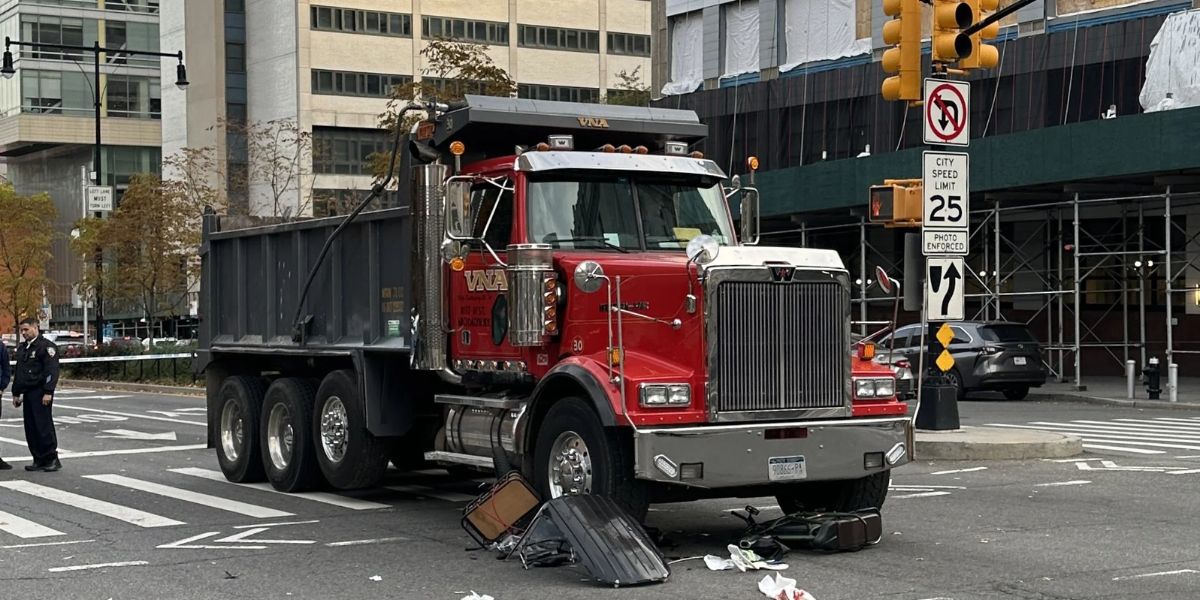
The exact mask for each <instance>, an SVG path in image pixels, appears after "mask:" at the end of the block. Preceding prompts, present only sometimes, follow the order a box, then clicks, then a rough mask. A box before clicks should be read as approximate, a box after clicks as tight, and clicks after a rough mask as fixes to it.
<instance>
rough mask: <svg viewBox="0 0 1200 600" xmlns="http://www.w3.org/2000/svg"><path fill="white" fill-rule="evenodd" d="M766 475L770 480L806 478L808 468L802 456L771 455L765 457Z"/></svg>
mask: <svg viewBox="0 0 1200 600" xmlns="http://www.w3.org/2000/svg"><path fill="white" fill-rule="evenodd" d="M767 468H768V472H767V475H768V477H769V478H770V480H771V481H792V480H795V479H807V478H808V469H807V468H806V467H805V466H804V457H803V456H772V457H771V458H768V459H767Z"/></svg>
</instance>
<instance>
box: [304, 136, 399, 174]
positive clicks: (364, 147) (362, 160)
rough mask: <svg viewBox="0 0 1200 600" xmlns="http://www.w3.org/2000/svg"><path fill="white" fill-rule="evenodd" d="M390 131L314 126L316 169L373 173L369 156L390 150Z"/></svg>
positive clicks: (314, 165) (343, 172) (319, 170)
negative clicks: (388, 132) (388, 133)
mask: <svg viewBox="0 0 1200 600" xmlns="http://www.w3.org/2000/svg"><path fill="white" fill-rule="evenodd" d="M387 143H388V139H387V132H385V131H381V130H376V129H348V128H338V127H314V128H313V171H314V172H316V173H334V174H342V175H369V174H370V172H371V170H370V165H369V164H368V163H369V160H368V159H369V157H370V156H371V155H372V154H374V153H377V152H384V151H386V150H387V147H388V146H387Z"/></svg>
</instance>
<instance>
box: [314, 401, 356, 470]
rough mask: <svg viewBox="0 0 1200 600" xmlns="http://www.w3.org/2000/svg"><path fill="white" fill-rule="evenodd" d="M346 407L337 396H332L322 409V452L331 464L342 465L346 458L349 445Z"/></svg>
mask: <svg viewBox="0 0 1200 600" xmlns="http://www.w3.org/2000/svg"><path fill="white" fill-rule="evenodd" d="M348 420H349V419H348V418H347V417H346V405H345V404H343V403H342V399H341V398H339V397H337V396H330V397H329V399H328V400H326V401H325V406H324V407H323V408H321V451H322V452H324V453H325V458H327V459H329V462H332V463H340V462H342V459H344V458H346V446H347V445H348V444H349V441H350V440H349V436H348V432H347V429H348V427H347V421H348Z"/></svg>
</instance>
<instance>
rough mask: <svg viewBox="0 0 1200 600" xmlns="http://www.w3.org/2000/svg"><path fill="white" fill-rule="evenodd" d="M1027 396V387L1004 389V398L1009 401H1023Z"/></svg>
mask: <svg viewBox="0 0 1200 600" xmlns="http://www.w3.org/2000/svg"><path fill="white" fill-rule="evenodd" d="M1028 395H1029V386H1027V385H1018V386H1015V387H1010V388H1004V397H1005V398H1008V399H1009V400H1024V399H1025V397H1026V396H1028Z"/></svg>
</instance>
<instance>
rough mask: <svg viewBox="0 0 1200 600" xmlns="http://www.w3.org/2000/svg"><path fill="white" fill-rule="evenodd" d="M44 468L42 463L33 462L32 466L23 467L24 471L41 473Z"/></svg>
mask: <svg viewBox="0 0 1200 600" xmlns="http://www.w3.org/2000/svg"><path fill="white" fill-rule="evenodd" d="M43 468H44V467H43V466H42V463H40V462H37V461H34V462H33V464H29V465H25V470H26V471H41V470H42V469H43Z"/></svg>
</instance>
